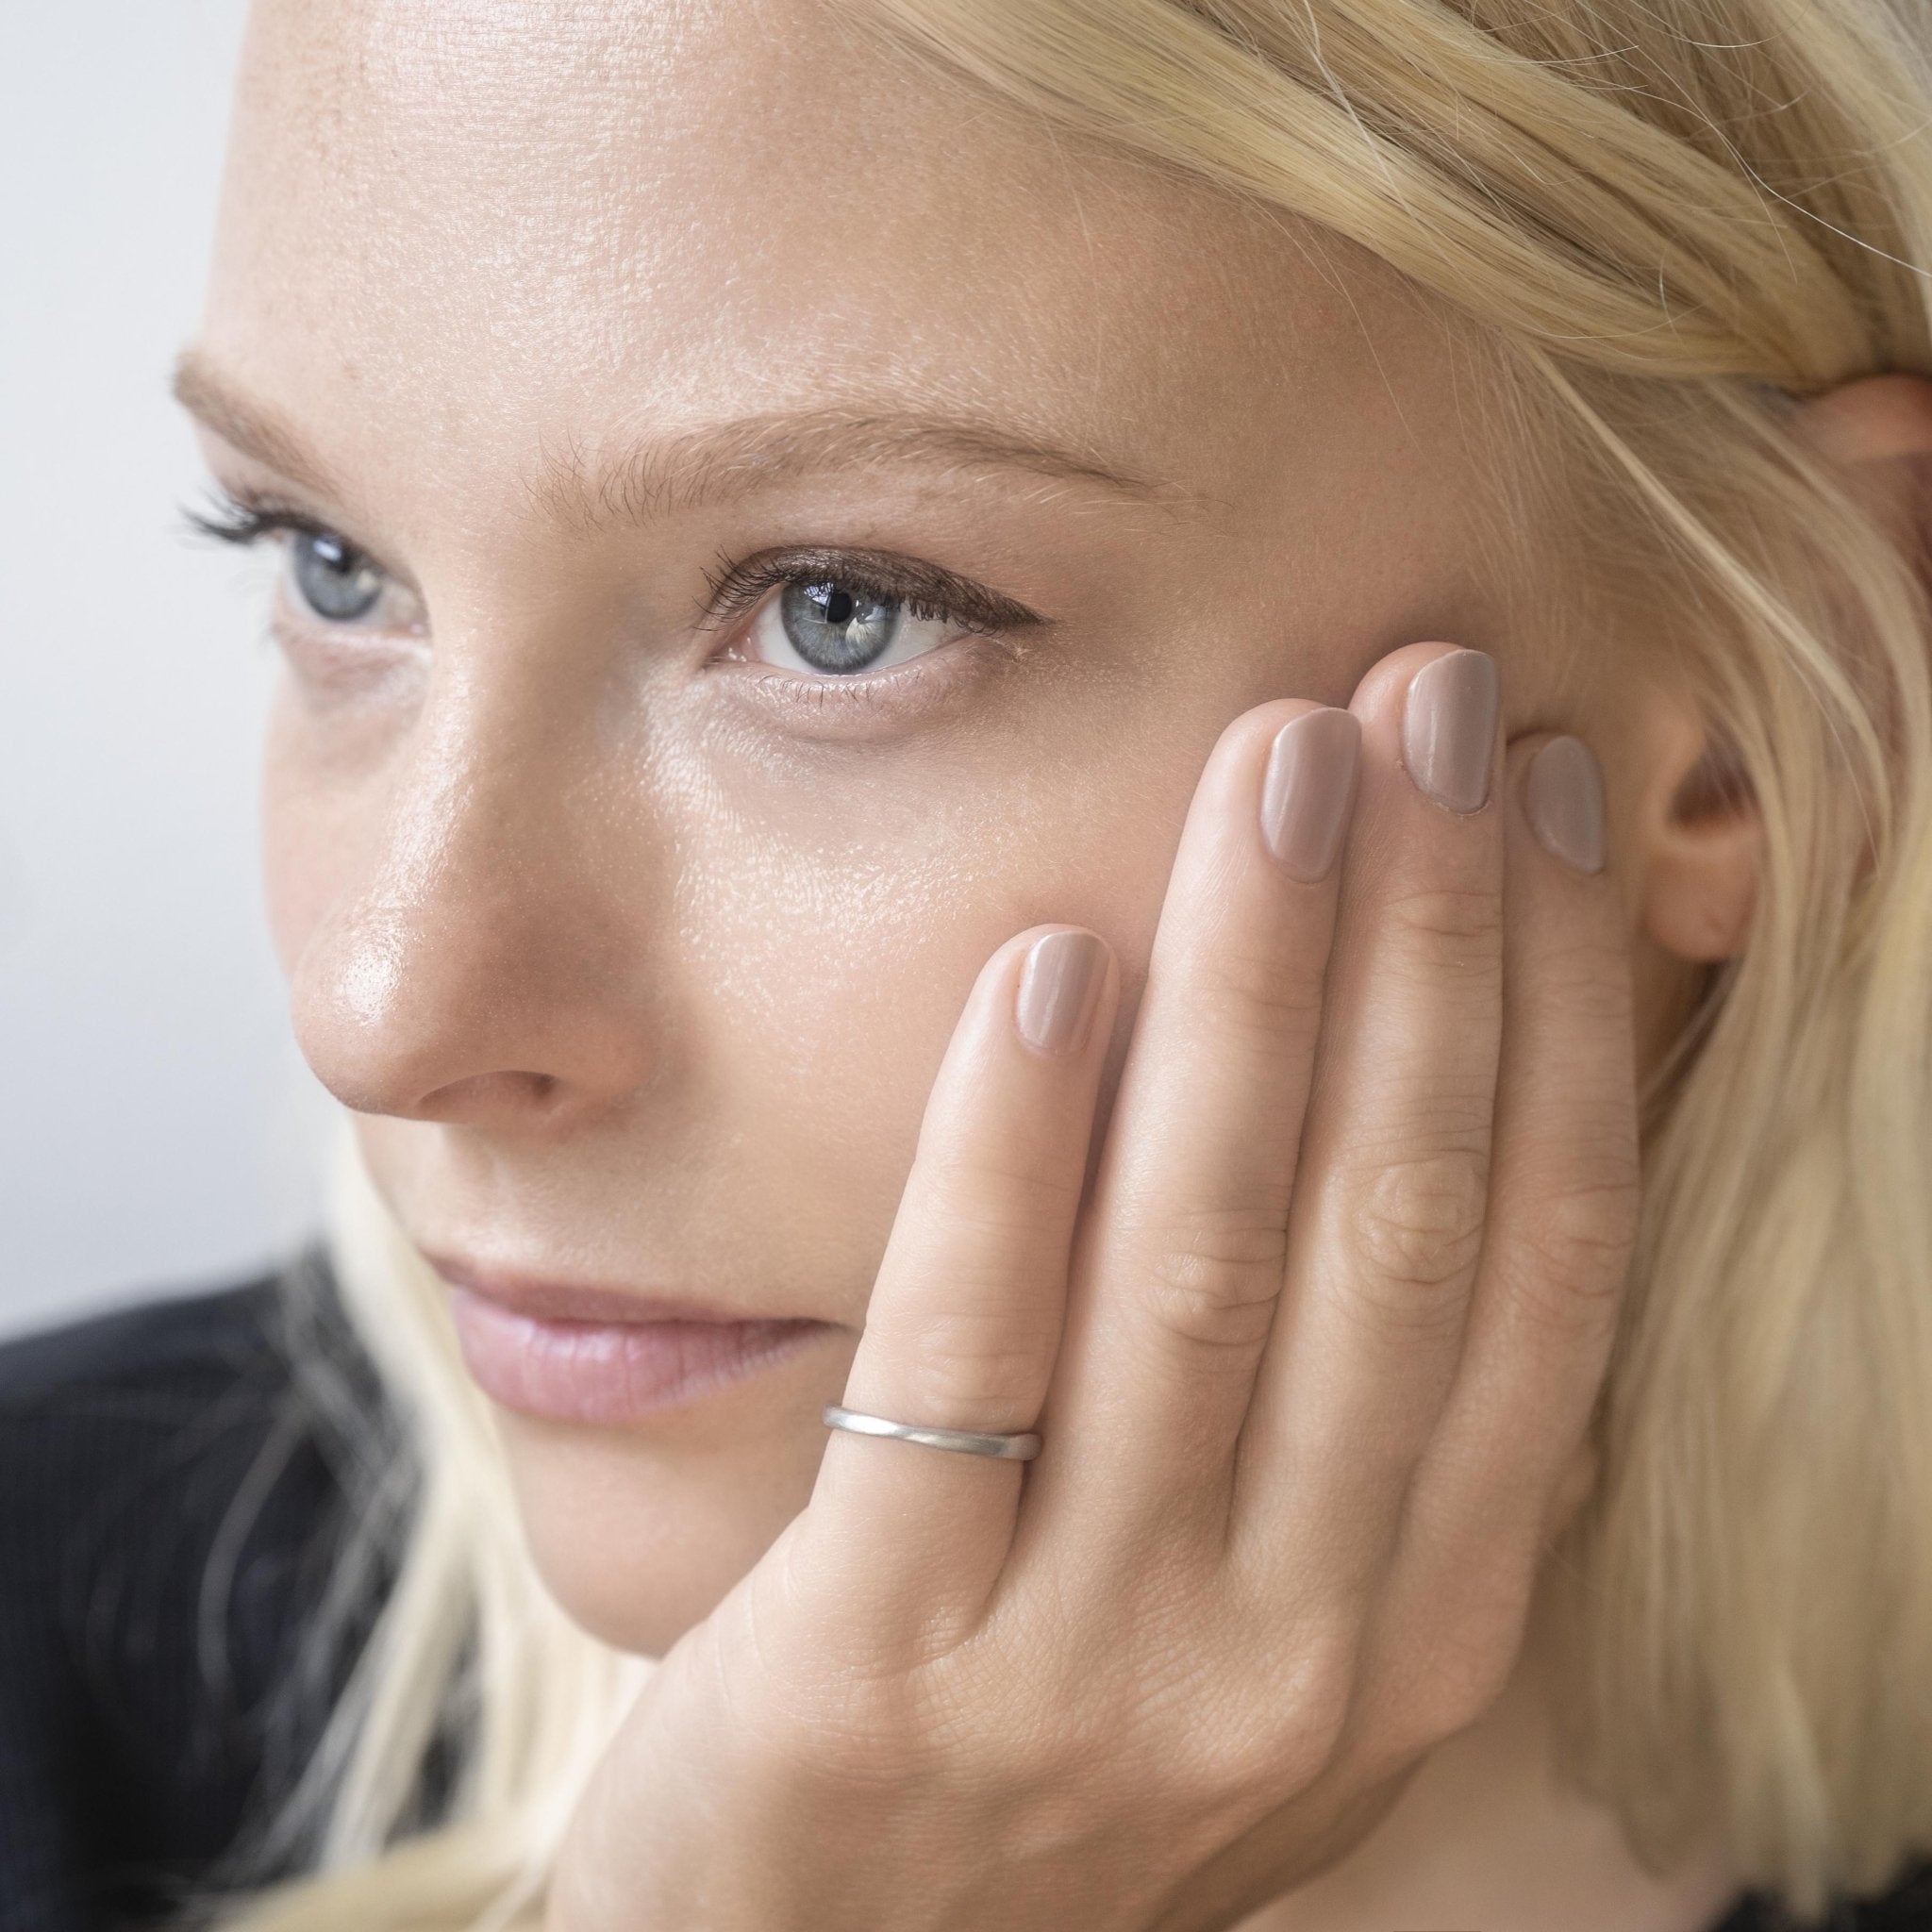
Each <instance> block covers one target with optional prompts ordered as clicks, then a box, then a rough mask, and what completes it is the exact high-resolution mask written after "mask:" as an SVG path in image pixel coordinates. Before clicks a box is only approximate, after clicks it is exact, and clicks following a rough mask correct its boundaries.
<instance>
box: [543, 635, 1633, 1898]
mask: <svg viewBox="0 0 1932 1932" xmlns="http://www.w3.org/2000/svg"><path fill="white" fill-rule="evenodd" d="M1500 721H1501V704H1500V692H1499V690H1498V684H1497V677H1496V673H1495V668H1494V666H1493V664H1492V663H1491V660H1490V659H1489V658H1486V657H1484V656H1482V655H1481V654H1479V653H1476V652H1472V651H1461V650H1457V649H1455V648H1454V647H1452V646H1447V645H1442V644H1417V645H1413V646H1409V647H1407V648H1406V649H1404V650H1401V651H1398V652H1396V653H1394V654H1393V655H1392V656H1391V657H1390V658H1386V659H1385V660H1383V662H1381V663H1380V664H1378V665H1377V666H1376V667H1375V668H1374V670H1373V671H1372V672H1371V674H1370V675H1369V676H1368V677H1367V678H1366V679H1365V680H1364V682H1363V684H1362V686H1361V688H1360V690H1359V691H1357V695H1356V697H1355V700H1354V702H1353V704H1352V705H1351V707H1350V708H1349V709H1348V710H1347V711H1339V710H1328V709H1324V708H1321V707H1317V706H1311V705H1307V704H1305V703H1301V702H1299V701H1292V700H1284V701H1278V702H1274V703H1271V704H1268V705H1264V706H1261V707H1259V708H1257V709H1255V710H1252V711H1249V712H1246V713H1244V714H1243V715H1242V716H1241V717H1240V718H1238V719H1237V720H1236V721H1235V722H1234V723H1233V724H1231V725H1229V726H1228V728H1227V730H1226V731H1225V732H1224V734H1223V736H1222V738H1221V740H1220V741H1219V743H1218V744H1217V745H1216V747H1215V750H1214V752H1213V754H1212V756H1211V757H1210V758H1209V759H1208V765H1207V769H1206V771H1205V773H1204V774H1203V775H1202V778H1201V781H1200V784H1199V787H1198V789H1197V791H1196V792H1195V795H1194V798H1193V801H1192V805H1191V809H1190V812H1189V816H1188V819H1187V824H1186V826H1185V829H1184V832H1183V835H1182V839H1181V843H1180V849H1179V853H1178V855H1177V858H1176V860H1175V864H1174V874H1173V877H1172V880H1171V883H1170V886H1169V890H1168V894H1167V898H1166V901H1165V904H1164V906H1163V908H1162V913H1161V918H1160V922H1159V925H1158V931H1157V934H1156V937H1155V941H1154V945H1153V950H1152V954H1151V958H1150V960H1149V966H1148V976H1147V982H1146V987H1145V991H1144V994H1143V997H1142V999H1141V1005H1140V1008H1139V1010H1138V1012H1137V1014H1136V1016H1135V1022H1134V1027H1133V1033H1132V1038H1131V1041H1130V1044H1129V1048H1128V1053H1127V1058H1126V1061H1125V1064H1124V1069H1123V1073H1122V1077H1121V1082H1120V1088H1119V1091H1118V1095H1117V1098H1116V1101H1115V1105H1114V1107H1113V1109H1112V1112H1111V1115H1110V1118H1109V1120H1108V1127H1107V1132H1106V1136H1105V1141H1104V1144H1103V1145H1102V1146H1101V1147H1100V1149H1099V1150H1098V1162H1097V1166H1096V1168H1095V1170H1094V1173H1093V1178H1092V1182H1091V1187H1089V1186H1084V1185H1083V1182H1084V1179H1085V1175H1086V1172H1087V1166H1088V1158H1089V1151H1090V1149H1089V1141H1090V1136H1091V1128H1092V1122H1093V1113H1094V1104H1095V1095H1096V1091H1097V1089H1098V1084H1099V1077H1100V1064H1101V1058H1102V1055H1103V1052H1104V1049H1105V1042H1106V1040H1107V1037H1108V1026H1109V1023H1110V1020H1111V1017H1112V1013H1113V1010H1114V1007H1115V1002H1116V1001H1117V998H1118V991H1117V974H1116V971H1115V969H1114V966H1113V964H1112V962H1111V960H1110V959H1109V958H1108V954H1107V951H1106V948H1105V947H1104V946H1103V944H1102V943H1101V941H1099V940H1098V939H1097V938H1096V937H1095V936H1093V935H1091V934H1088V933H1084V932H1081V931H1078V930H1077V929H1069V928H1064V927H1056V928H1045V929H1037V930H1035V931H1032V932H1028V933H1024V934H1021V935H1020V936H1018V937H1017V938H1016V939H1014V940H1013V941H1010V942H1008V944H1007V945H1005V946H1003V947H1002V948H1001V949H1000V950H999V951H998V952H997V953H996V954H995V955H994V956H993V958H991V960H990V961H989V962H988V964H987V966H986V968H985V970H984V972H983V973H982V974H980V977H979V980H978V982H977V984H976V986H975V987H974V991H973V994H972V997H971V999H970V1000H969V1002H968V1004H967V1008H966V1010H965V1013H964V1015H963V1016H962V1018H961V1020H960V1023H959V1025H958V1031H957V1033H956V1035H955V1037H954V1039H953V1041H952V1044H951V1047H950V1049H949V1051H948V1053H947V1056H946V1058H945V1061H944V1064H943V1066H942V1067H941V1072H940V1075H939V1078H938V1080H937V1082H936V1084H935V1087H934V1089H933V1092H932V1096H931V1100H930V1103H929V1105H928V1108H927V1111H926V1115H925V1121H924V1128H923V1130H922V1134H921V1138H920V1142H919V1147H918V1153H917V1156H916V1158H915V1161H914V1164H913V1169H912V1173H911V1175H910V1177H909V1179H908V1184H907V1188H906V1191H905V1195H904V1199H903V1202H902V1204H901V1207H900V1210H899V1214H898V1218H897V1220H896V1221H895V1223H894V1225H893V1229H892V1234H891V1241H890V1243H889V1246H888V1250H887V1254H886V1257H885V1261H884V1264H883V1266H882V1268H881V1270H880V1274H879V1277H878V1281H877V1284H876V1287H875V1290H874V1298H873V1301H872V1305H871V1307H870V1309H869V1311H868V1317H867V1324H866V1329H865V1334H864V1337H863V1340H862V1341H861V1344H860V1347H859V1350H858V1356H857V1358H856V1359H855V1361H854V1364H853V1367H852V1372H851V1376H850V1380H849V1382H848V1385H847V1387H846V1390H845V1393H844V1407H845V1408H846V1409H848V1410H851V1411H857V1412H858V1413H859V1414H860V1415H865V1416H873V1417H878V1418H883V1419H884V1420H885V1421H886V1422H887V1423H888V1424H914V1425H921V1426H924V1427H927V1428H936V1429H945V1430H963V1431H970V1432H975V1433H977V1434H982V1435H988V1436H991V1437H992V1438H994V1439H998V1438H1003V1437H1008V1436H1012V1435H1020V1434H1027V1433H1035V1432H1037V1434H1038V1435H1039V1437H1040V1438H1041V1444H1042V1446H1041V1449H1040V1452H1039V1454H1038V1456H1037V1457H1035V1458H1033V1459H1024V1458H1022V1457H1003V1456H993V1455H986V1454H955V1453H948V1452H947V1451H946V1450H943V1449H935V1448H934V1447H932V1446H929V1445H925V1444H920V1443H917V1442H907V1441H891V1440H885V1441H881V1440H875V1439H872V1438H868V1437H866V1436H864V1435H861V1434H858V1433H853V1432H850V1431H849V1430H846V1429H843V1428H841V1430H840V1431H839V1432H838V1433H836V1434H834V1436H833V1437H832V1438H831V1440H830V1441H829V1442H828V1444H827V1447H826V1453H825V1456H824V1463H823V1466H822V1468H821V1471H820V1474H819V1479H818V1483H817V1487H816V1489H815V1491H814V1492H813V1495H812V1499H811V1502H810V1504H809V1505H808V1507H807V1508H806V1509H805V1510H804V1511H803V1512H802V1514H800V1515H799V1516H798V1517H797V1518H796V1519H795V1521H794V1522H793V1523H792V1524H791V1525H790V1526H789V1528H788V1529H787V1530H786V1532H785V1533H784V1534H783V1535H782V1536H781V1537H780V1539H779V1540H778V1542H777V1543H776V1544H775V1545H774V1547H773V1548H772V1550H771V1551H770V1552H769V1553H768V1555H767V1556H766V1557H765V1558H764V1559H763V1560H762V1561H761V1562H760V1563H759V1564H758V1566H757V1567H756V1568H755V1569H754V1570H753V1571H752V1573H751V1574H749V1575H748V1576H746V1577H745V1578H744V1579H743V1581H742V1582H741V1584H740V1585H739V1586H738V1588H736V1589H735V1590H734V1591H732V1592H731V1594H730V1595H729V1596H728V1597H727V1598H726V1599H725V1601H724V1604H722V1605H721V1606H720V1607H719V1608H718V1610H717V1611H715V1612H714V1613H713V1614H712V1615H711V1616H710V1617H709V1618H708V1619H707V1620H706V1621H705V1622H704V1623H703V1624H700V1625H698V1626H697V1627H696V1628H695V1629H693V1630H692V1631H691V1632H690V1633H689V1634H688V1635H687V1636H686V1637H685V1638H684V1639H683V1640H682V1641H680V1642H679V1643H678V1644H677V1645H676V1646H675V1648H674V1649H673V1650H672V1652H671V1654H670V1655H669V1656H668V1657H667V1658H666V1659H665V1661H664V1663H663V1664H662V1666H661V1667H660V1669H659V1671H658V1674H657V1676H656V1678H655V1679H654V1681H653V1684H652V1686H651V1688H650V1690H649V1691H647V1693H646V1696H645V1698H644V1700H643V1701H642V1702H641V1705H640V1706H639V1707H638V1709H637V1710H636V1712H634V1713H633V1715H632V1717H631V1719H630V1721H629V1723H628V1724H627V1725H626V1727H625V1731H624V1732H623V1734H622V1735H621V1736H620V1738H619V1740H618V1741H617V1744H616V1746H615V1747H614V1749H613V1751H612V1753H611V1755H610V1757H609V1758H608V1761H607V1763H606V1766H605V1767H604V1770H603V1772H602V1773H601V1774H600V1775H599V1777H598V1779H597V1780H596V1781H595V1783H594V1784H593V1786H592V1788H591V1792H590V1793H589V1795H588V1797H587V1799H586V1801H585V1804H584V1806H583V1807H582V1809H581V1811H580V1812H579V1815H578V1818H577V1821H576V1824H575V1829H574V1831H573V1834H572V1837H571V1840H570V1842H569V1844H568V1846H567V1849H566V1855H565V1857H564V1859H563V1861H562V1865H561V1868H560V1873H559V1880H558V1889H557V1893H556V1899H555V1904H554V1907H553V1924H554V1925H555V1927H556V1928H557V1932H617V1928H631V1927H642V1926H645V1925H650V1924H674V1923H675V1924H693V1925H697V1924H702V1925H704V1926H705V1927H707V1928H708V1932H725V1928H746V1932H749V1928H751V1927H754V1926H756V1927H758V1928H760V1932H773V1928H778V1927H786V1926H798V1927H800V1928H803V1927H806V1926H810V1927H813V1928H815V1932H836V1928H840V1927H846V1926H849V1927H852V1928H855V1932H856V1928H858V1927H860V1926H878V1925H898V1924H907V1925H911V1924H918V1925H921V1926H932V1927H942V1926H958V1927H960V1928H965V1927H969V1926H974V1927H977V1926H985V1925H991V1924H998V1925H1000V1926H1002V1927H1005V1928H1012V1932H1025V1928H1030V1927H1039V1928H1042V1932H1044V1928H1046V1927H1055V1928H1066V1927H1069V1926H1072V1925H1078V1926H1083V1927H1084V1926H1091V1927H1094V1928H1100V1927H1108V1928H1112V1927H1116V1926H1118V1927H1122V1928H1126V1927H1144V1926H1159V1927H1163V1928H1174V1932H1180V1928H1192V1927H1196V1926H1200V1927H1207V1926H1213V1925H1225V1924H1232V1923H1234V1922H1235V1918H1236V1917H1237V1916H1238V1915H1239V1914H1240V1913H1241V1912H1242V1911H1245V1910H1250V1909H1253V1908H1254V1907H1256V1906H1257V1905H1259V1904H1261V1903H1263V1902H1265V1901H1266V1900H1267V1899H1269V1898H1271V1897H1273V1896H1275V1895H1277V1894H1278V1893H1280V1892H1281V1891H1283V1890H1288V1889H1290V1888H1291V1887H1292V1886H1293V1885H1295V1884H1297V1883H1299V1882H1301V1881H1302V1880H1303V1879H1305V1878H1306V1877H1307V1876H1309V1875H1311V1874H1313V1873H1314V1872H1316V1871H1318V1870H1320V1869H1322V1868H1323V1867H1324V1865H1326V1864H1327V1863H1329V1862H1332V1861H1333V1860H1334V1859H1335V1858H1336V1857H1339V1856H1340V1855H1341V1853H1342V1852H1344V1851H1345V1850H1346V1849H1347V1848H1348V1847H1349V1846H1350V1845H1351V1844H1353V1843H1354V1842H1356V1841H1357V1840H1359V1839H1360V1837H1361V1836H1362V1835H1363V1834H1364V1833H1365V1832H1367V1831H1368V1830H1370V1829H1371V1828H1372V1827H1373V1825H1374V1823H1375V1822H1376V1821H1377V1820H1378V1819H1379V1818H1380V1817H1381V1816H1382V1815H1383V1813H1384V1812H1385V1811H1386V1809H1387V1807H1389V1805H1390V1804H1391V1803H1392V1802H1393V1799H1394V1797H1395V1795H1396V1794H1397V1792H1398V1791H1399V1790H1400V1787H1401V1784H1402V1782H1403V1780H1404V1779H1405V1778H1406V1776H1407V1774H1408V1772H1409V1771H1410V1770H1411V1769H1412V1768H1413V1767H1414V1765H1415V1764H1416V1763H1417V1762H1418V1761H1419V1760H1420V1758H1421V1757H1423V1756H1424V1754H1425V1753H1427V1752H1428V1751H1429V1750H1430V1749H1431V1748H1432V1747H1433V1746H1434V1745H1435V1744H1436V1743H1438V1742H1439V1741H1441V1740H1442V1739H1443V1738H1445V1737H1447V1736H1449V1735H1450V1734H1452V1733H1453V1732H1454V1731H1456V1730H1457V1729H1459V1728H1461V1727H1462V1726H1463V1725H1465V1724H1468V1723H1469V1722H1470V1721H1471V1720H1472V1719H1473V1718H1474V1716H1476V1715H1477V1714H1478V1713H1479V1712H1480V1711H1481V1710H1482V1709H1483V1708H1484V1707H1486V1706H1487V1705H1488V1703H1489V1702H1490V1701H1491V1699H1492V1698H1493V1697H1494V1695H1495V1694H1496V1692H1497V1691H1499V1690H1500V1688H1501V1686H1502V1684H1503V1682H1504V1681H1505V1679H1506V1678H1507V1674H1508V1673H1509V1671H1510V1669H1511V1668H1512V1666H1513V1663H1514V1660H1515V1657H1516V1655H1517V1653H1518V1650H1519V1648H1520V1645H1521V1641H1522V1636H1523V1628H1524V1618H1525V1615H1526V1609H1527V1604H1528V1599H1529V1594H1530V1590H1531V1586H1532V1583H1533V1581H1534V1578H1535V1575H1536V1574H1537V1571H1538V1568H1539V1565H1540V1562H1541V1556H1542V1553H1543V1550H1544V1547H1545V1543H1546V1539H1547V1535H1548V1532H1549V1526H1550V1524H1551V1523H1552V1522H1553V1521H1555V1520H1557V1518H1558V1517H1559V1516H1560V1515H1561V1513H1562V1509H1563V1507H1567V1503H1568V1502H1569V1501H1570V1500H1574V1498H1573V1497H1572V1496H1571V1495H1570V1493H1569V1485H1570V1483H1571V1479H1572V1476H1573V1474H1574V1469H1575V1467H1576V1461H1577V1453H1578V1448H1579V1444H1580V1443H1581V1442H1582V1441H1583V1439H1584V1436H1585V1431H1586V1428H1587V1423H1588V1418H1589V1415H1590V1411H1591V1404H1592V1402H1593V1399H1594V1395H1595V1392H1596V1390H1597V1387H1598V1384H1599V1381H1600V1379H1601V1376H1602V1373H1603V1369H1604V1364H1605V1361H1606V1359H1607V1352H1608V1348H1609V1342H1610V1338H1611V1334H1612V1332H1613V1329H1614V1326H1615V1323H1616V1319H1617V1307H1618V1301H1619V1294H1620V1291H1621V1289H1622V1287H1623V1282H1624V1272H1625V1269H1626V1266H1627V1262H1628V1257H1629V1252H1630V1246H1631V1242H1632V1240H1633V1237H1634V1231H1635V1223H1636V1208H1637V1174H1638V1167H1637V1142H1636V1097H1635V1091H1634V1077H1635V1076H1634V1054H1633V1047H1632V1026H1631V1008H1630V991H1629V988H1630V981H1629V972H1628V964H1627V958H1626V951H1627V948H1626V938H1625V931H1624V909H1623V907H1622V905H1621V903H1620V900H1619V897H1618V893H1617V891H1616V890H1615V887H1614V884H1613V875H1612V874H1611V872H1610V870H1609V868H1608V865H1607V849H1606V812H1605V805H1604V794H1603V785H1602V779H1601V775H1600V774H1599V771H1598V768H1597V764H1596V761H1595V759H1594V758H1593V757H1592V755H1591V752H1590V751H1589V750H1588V749H1587V748H1586V747H1585V746H1584V745H1583V744H1581V743H1580V742H1579V741H1576V740H1574V739H1569V738H1554V739H1551V738H1538V739H1535V740H1527V741H1522V742H1519V743H1516V744H1513V745H1510V746H1509V747H1507V750H1506V747H1505V745H1504V743H1503V740H1502V732H1501V722H1500ZM980 1446H981V1447H985V1446H987V1445H986V1444H981V1445H980ZM1019 1446H1021V1447H1023V1448H1024V1447H1030V1446H1031V1445H1030V1444H1023V1445H1019ZM674 1767H675V1770H674ZM1070 1900H1078V1901H1080V1902H1081V1904H1080V1906H1079V1907H1078V1908H1077V1912H1076V1915H1075V1916H1074V1917H1071V1918H1070V1916H1069V1904H1068V1902H1069V1901H1070Z"/></svg>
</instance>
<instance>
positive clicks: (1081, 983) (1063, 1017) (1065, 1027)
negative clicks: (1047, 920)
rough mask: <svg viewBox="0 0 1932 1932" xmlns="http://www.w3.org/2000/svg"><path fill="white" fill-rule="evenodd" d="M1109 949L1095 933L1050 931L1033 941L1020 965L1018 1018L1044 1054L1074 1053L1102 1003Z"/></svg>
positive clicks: (1030, 1040)
mask: <svg viewBox="0 0 1932 1932" xmlns="http://www.w3.org/2000/svg"><path fill="white" fill-rule="evenodd" d="M1106 958H1107V949H1106V947H1105V946H1104V945H1102V943H1101V941H1100V939H1099V936H1098V935H1097V934H1095V933H1091V932H1050V933H1046V934H1044V935H1042V936H1041V938H1039V939H1037V940H1035V941H1033V944H1032V946H1031V948H1030V949H1029V950H1028V952H1027V954H1026V963H1025V964H1024V966H1023V967H1021V969H1020V991H1019V995H1018V998H1017V999H1016V1001H1015V1003H1014V1018H1015V1019H1016V1020H1017V1022H1018V1023H1019V1027H1020V1035H1021V1038H1022V1039H1024V1041H1026V1042H1027V1044H1028V1045H1030V1046H1036V1047H1038V1048H1039V1049H1040V1051H1041V1053H1076V1052H1078V1051H1079V1049H1080V1047H1081V1045H1082V1044H1083V1043H1084V1042H1085V1041H1086V1039H1087V1028H1088V1026H1089V1025H1090V1024H1091V1022H1092V1019H1093V1008H1095V1007H1096V1006H1097V1005H1098V1004H1099V1003H1100V987H1101V982H1102V980H1103V979H1104V978H1105V976H1106V974H1105V971H1104V968H1105V962H1106Z"/></svg>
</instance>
